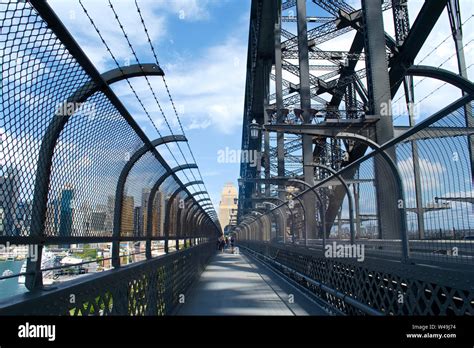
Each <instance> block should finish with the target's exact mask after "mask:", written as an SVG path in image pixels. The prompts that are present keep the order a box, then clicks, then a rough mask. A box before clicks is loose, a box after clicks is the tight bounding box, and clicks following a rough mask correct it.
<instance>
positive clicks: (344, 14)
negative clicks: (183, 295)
mask: <svg viewBox="0 0 474 348" xmlns="http://www.w3.org/2000/svg"><path fill="white" fill-rule="evenodd" d="M360 3H361V7H360V8H353V7H352V6H351V5H349V2H346V1H343V0H312V1H305V0H292V1H264V0H254V1H252V14H251V24H250V34H249V46H248V60H247V80H246V81H247V84H246V94H245V106H244V119H243V132H242V150H243V151H245V152H251V151H253V152H255V154H256V155H255V157H257V158H259V161H258V165H257V166H253V165H252V164H251V163H247V162H246V161H242V163H241V171H240V174H241V177H240V179H239V188H240V191H239V214H238V223H237V224H236V225H235V226H234V230H233V231H234V232H235V233H236V235H237V236H238V237H237V238H238V240H239V241H240V244H241V245H242V246H244V247H245V248H246V249H247V250H248V251H249V252H250V253H252V254H254V255H256V256H257V257H259V258H260V259H261V260H264V261H265V262H268V264H270V265H272V266H273V267H274V268H276V269H278V270H279V271H281V272H283V273H285V274H287V275H288V276H289V277H291V278H293V279H294V280H295V281H297V282H298V283H300V284H302V286H304V287H305V288H307V289H309V291H311V292H312V293H314V294H316V295H317V296H318V298H320V299H322V300H323V301H325V302H326V303H327V304H328V306H330V307H333V308H337V310H339V311H340V312H342V313H345V314H361V313H366V314H367V313H371V314H374V312H376V313H379V314H398V315H404V314H405V315H406V314H410V315H411V314H422V315H424V314H428V315H437V314H453V313H454V314H461V315H462V314H466V313H470V314H472V313H473V286H472V281H473V274H472V265H473V261H474V259H473V257H474V253H473V252H474V248H473V247H474V245H473V242H472V234H473V228H474V219H473V217H474V216H473V215H472V211H473V210H472V197H473V194H474V191H473V184H474V176H473V170H474V169H473V168H474V165H473V151H474V147H473V144H474V142H473V141H474V140H473V137H472V135H473V131H474V128H473V125H474V123H473V121H474V120H473V117H472V99H473V98H474V95H473V92H474V88H473V87H474V84H473V83H472V81H470V80H469V78H468V76H467V70H468V68H469V67H467V64H466V58H465V53H464V48H465V47H466V46H467V45H468V44H466V43H465V42H463V26H464V25H465V26H466V28H467V27H468V26H469V25H468V24H467V22H468V21H469V18H468V17H466V18H461V14H462V11H461V8H460V4H459V1H455V0H446V1H430V0H426V1H424V2H423V4H422V6H421V8H420V10H419V12H418V13H417V15H416V17H415V18H413V14H411V16H412V18H410V13H409V7H410V6H409V1H405V0H384V1H381V0H361V1H360ZM387 11H388V12H389V13H387ZM443 12H446V13H447V14H448V17H449V26H450V28H451V34H450V35H449V36H448V37H447V38H446V40H448V39H449V40H450V41H451V42H452V40H454V47H455V50H453V52H452V57H453V59H455V60H456V61H457V67H458V70H457V71H449V70H447V69H444V67H443V66H442V65H443V64H441V65H440V66H427V65H423V61H424V60H425V59H426V56H425V57H423V55H421V54H420V52H422V48H423V46H424V45H425V42H426V40H427V39H428V37H429V35H430V33H431V32H432V31H433V28H434V27H435V25H436V23H438V22H439V21H441V19H440V17H441V15H442V13H443ZM387 18H390V21H393V22H392V23H389V22H387ZM463 20H464V22H463ZM391 26H393V30H392V31H393V32H394V36H393V34H392V35H390V34H389V32H390V29H388V28H390V27H391ZM466 30H467V29H466ZM446 40H445V41H446ZM333 42H334V44H332V43H333ZM342 44H345V46H346V47H344V48H342ZM434 44H436V43H434ZM329 47H333V48H332V49H329V50H328V48H329ZM433 51H436V48H435V49H434V50H433ZM433 51H432V52H431V53H429V54H428V56H429V55H430V54H432V53H433ZM420 78H423V80H425V79H428V80H430V81H432V82H433V81H435V80H438V81H442V82H443V86H444V85H451V86H454V87H455V88H457V89H458V90H459V92H458V93H459V94H458V96H459V99H457V100H455V101H453V102H452V103H448V102H446V103H445V105H444V106H443V107H442V108H439V110H438V111H437V112H434V113H431V114H430V113H427V112H426V111H424V108H423V106H422V107H421V108H420V107H419V106H420V104H421V103H422V102H423V101H424V100H425V99H427V98H428V97H429V95H428V96H425V94H426V93H424V92H421V90H420V89H419V88H417V86H418V85H419V82H420V81H419V79H420ZM417 79H418V80H417ZM420 94H421V95H420ZM400 100H401V103H402V105H403V108H402V111H401V112H400V110H398V113H397V108H396V106H399V104H396V103H397V102H398V101H400ZM398 109H400V108H398ZM453 156H454V157H453ZM457 156H460V157H457ZM454 192H456V193H454ZM441 197H445V200H443V199H442V198H441ZM460 202H462V205H460V204H459V203H460ZM357 247H363V248H364V250H365V259H364V260H363V261H361V260H356V257H355V255H349V254H350V253H345V252H344V250H356V248H357ZM351 248H352V249H351ZM335 250H339V251H340V254H337V253H336V252H335ZM465 272H467V273H465Z"/></svg>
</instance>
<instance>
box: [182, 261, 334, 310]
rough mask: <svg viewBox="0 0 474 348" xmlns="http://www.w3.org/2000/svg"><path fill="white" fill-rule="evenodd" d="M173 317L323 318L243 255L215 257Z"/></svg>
mask: <svg viewBox="0 0 474 348" xmlns="http://www.w3.org/2000/svg"><path fill="white" fill-rule="evenodd" d="M176 315H326V312H325V311H324V310H323V309H322V308H321V307H320V306H319V305H317V304H316V303H315V302H314V301H313V300H311V299H310V298H308V297H307V296H306V295H305V294H303V293H302V292H300V291H299V290H298V289H297V288H295V287H294V286H293V285H291V284H289V283H288V282H287V281H285V280H284V279H282V278H280V277H279V276H278V275H277V274H275V273H274V272H273V271H272V270H270V269H269V268H268V267H267V266H266V265H264V264H262V263H261V262H260V261H255V260H254V259H253V258H250V257H248V256H246V255H234V254H230V253H218V254H217V255H215V256H214V257H213V258H212V259H211V262H210V263H209V265H208V266H207V267H206V269H205V271H204V272H203V273H202V275H201V277H200V279H199V280H198V282H197V284H196V285H195V286H194V287H193V288H192V290H191V292H190V293H189V294H188V295H187V296H186V298H185V303H184V304H182V305H181V307H179V308H178V310H177V313H176Z"/></svg>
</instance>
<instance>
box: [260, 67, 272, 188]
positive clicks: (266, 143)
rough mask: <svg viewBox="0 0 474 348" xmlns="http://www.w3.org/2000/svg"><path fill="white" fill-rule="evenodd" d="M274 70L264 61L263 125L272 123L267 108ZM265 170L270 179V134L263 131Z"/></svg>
mask: <svg viewBox="0 0 474 348" xmlns="http://www.w3.org/2000/svg"><path fill="white" fill-rule="evenodd" d="M271 69H272V62H271V60H268V59H267V60H264V61H263V78H262V82H263V86H262V87H263V110H262V111H263V124H264V125H265V124H268V123H270V119H269V115H268V112H266V108H267V107H268V102H269V99H268V98H269V96H270V73H271ZM262 160H263V169H264V175H265V179H267V180H268V179H270V132H269V131H267V130H263V156H262ZM265 196H266V197H268V196H270V184H269V183H268V182H266V183H265Z"/></svg>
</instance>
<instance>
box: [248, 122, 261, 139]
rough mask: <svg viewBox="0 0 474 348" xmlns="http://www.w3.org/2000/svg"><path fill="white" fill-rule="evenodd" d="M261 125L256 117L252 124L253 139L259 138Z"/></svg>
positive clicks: (251, 136)
mask: <svg viewBox="0 0 474 348" xmlns="http://www.w3.org/2000/svg"><path fill="white" fill-rule="evenodd" d="M260 129H261V127H260V125H259V124H258V123H257V121H256V120H255V119H253V120H252V123H251V124H250V138H251V139H252V140H257V139H258V136H259V134H260Z"/></svg>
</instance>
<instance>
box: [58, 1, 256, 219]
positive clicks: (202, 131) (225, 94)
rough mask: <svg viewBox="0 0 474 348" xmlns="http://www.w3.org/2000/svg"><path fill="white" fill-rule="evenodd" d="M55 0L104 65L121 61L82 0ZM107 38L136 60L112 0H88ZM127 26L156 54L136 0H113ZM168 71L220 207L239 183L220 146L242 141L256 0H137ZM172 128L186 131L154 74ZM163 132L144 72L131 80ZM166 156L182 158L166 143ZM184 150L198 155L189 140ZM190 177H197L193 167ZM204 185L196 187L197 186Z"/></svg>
mask: <svg viewBox="0 0 474 348" xmlns="http://www.w3.org/2000/svg"><path fill="white" fill-rule="evenodd" d="M49 3H50V4H51V6H52V7H53V9H54V10H55V11H56V12H57V14H58V16H59V17H60V18H61V19H62V21H63V22H64V24H65V25H66V27H67V28H68V29H69V31H70V32H71V33H72V35H73V36H74V37H75V39H76V40H77V41H78V43H79V44H80V45H81V47H82V48H83V50H84V51H85V52H86V54H87V55H88V56H89V58H90V59H91V61H92V62H93V63H94V64H95V65H96V67H97V68H98V70H99V71H100V72H105V71H107V70H109V69H112V68H115V67H116V66H115V64H114V62H113V60H112V59H111V58H110V55H109V54H108V53H107V51H106V49H105V47H104V45H103V44H102V43H101V41H100V39H99V36H98V35H97V33H96V32H95V31H94V30H93V28H92V26H91V24H90V22H89V20H88V19H87V17H86V15H85V14H84V12H83V10H82V8H81V7H80V5H79V3H78V2H76V1H68V0H50V1H49ZM83 4H84V6H85V7H86V9H87V10H88V12H89V14H90V15H91V17H92V18H93V20H94V21H95V22H96V24H97V26H98V27H99V30H100V31H101V33H102V35H103V36H104V39H105V41H106V42H107V44H108V45H109V46H110V47H111V50H112V52H113V54H114V55H115V56H116V58H117V60H118V61H119V62H120V64H134V63H135V58H134V57H133V55H132V54H131V51H130V49H129V47H128V46H127V43H126V40H125V38H124V37H123V35H122V33H121V31H120V28H119V26H118V24H117V22H116V21H115V18H114V17H113V12H112V10H111V9H110V7H109V6H108V1H107V0H100V1H98V0H84V1H83ZM112 4H113V5H114V7H115V9H116V11H117V13H118V15H119V18H120V20H121V21H122V23H123V25H124V27H125V31H126V32H127V34H128V35H129V36H130V39H131V42H132V44H133V46H134V49H135V50H136V51H137V55H138V57H139V60H140V61H141V62H144V63H147V62H150V63H152V62H154V58H153V56H152V51H151V49H150V47H149V45H148V42H147V40H146V36H145V32H144V30H143V28H142V26H141V22H140V20H139V16H138V12H137V10H136V7H135V2H134V0H113V1H112ZM138 4H139V6H140V9H141V11H142V14H143V16H144V19H145V22H146V25H147V27H148V30H149V32H150V36H151V38H152V42H153V45H154V47H155V49H156V52H157V56H158V59H159V62H160V66H161V67H162V68H163V70H164V71H165V74H166V79H167V82H168V84H169V86H170V90H171V94H172V96H173V99H174V102H175V103H176V107H177V110H178V114H179V116H180V119H181V121H182V124H183V127H184V129H185V133H186V135H187V137H188V140H189V143H190V145H191V147H192V149H193V152H194V155H195V157H196V160H197V163H198V165H199V167H200V171H201V173H202V176H203V178H204V181H205V183H206V187H207V189H208V191H209V193H210V195H211V199H212V200H213V203H214V204H215V208H216V210H217V208H218V203H219V199H220V192H221V190H222V187H223V186H224V184H225V183H227V182H233V183H234V184H235V185H237V178H238V176H239V168H240V167H239V164H238V163H218V151H219V150H225V149H226V148H229V149H233V150H237V149H239V148H240V147H241V123H242V113H243V101H244V90H245V65H246V58H247V40H248V20H249V15H250V1H244V0H163V1H160V0H158V1H157V0H138ZM150 81H151V84H152V87H153V90H154V91H155V93H156V95H157V96H158V100H159V102H160V104H161V105H162V108H163V110H164V112H165V116H166V117H167V119H168V121H169V123H170V126H171V129H172V131H173V133H175V134H180V128H179V124H178V123H177V122H176V117H175V114H174V111H173V109H172V107H171V103H170V102H169V99H168V96H167V95H166V94H165V89H164V87H163V83H162V80H161V78H158V77H154V78H151V79H150ZM132 85H133V86H134V88H135V89H136V90H137V92H138V95H139V96H140V98H141V99H142V100H143V101H144V104H145V105H146V107H147V110H148V111H149V113H150V115H151V116H152V118H153V121H154V123H155V124H156V125H157V126H158V129H159V131H160V132H161V133H162V135H167V134H169V133H170V131H169V129H168V127H167V126H166V124H165V122H164V119H163V117H162V115H161V114H160V112H159V109H158V107H157V105H156V102H155V101H154V99H153V96H152V94H151V92H150V90H149V88H148V86H147V84H146V82H145V81H144V79H134V80H132ZM113 89H114V91H115V92H116V93H117V95H118V96H119V97H120V98H121V100H122V101H123V102H124V104H125V105H126V106H127V108H128V109H129V111H130V112H131V113H132V115H134V117H135V119H136V120H137V121H138V122H139V124H140V125H141V126H142V128H143V129H144V130H145V132H146V133H147V135H148V136H149V138H150V139H154V138H157V137H158V135H157V132H156V130H155V129H154V127H153V125H152V123H151V122H150V121H149V120H148V118H147V116H146V114H145V113H144V111H143V109H142V108H141V107H140V105H139V104H138V103H137V101H136V99H135V97H134V96H133V95H132V93H131V91H130V88H129V86H128V85H127V84H126V83H125V82H123V83H118V84H116V85H114V86H113ZM170 148H171V151H172V152H173V155H174V156H175V157H176V159H177V161H178V162H180V164H182V163H184V160H183V157H182V156H181V154H180V152H179V151H178V149H177V148H176V147H175V146H171V147H170ZM160 150H161V151H160V152H161V153H162V155H163V157H164V158H165V159H166V160H168V162H169V163H170V165H171V166H172V167H173V166H175V165H176V162H175V161H174V159H173V158H172V156H171V154H170V153H169V151H168V150H167V149H166V148H163V149H161V148H160ZM182 151H183V152H184V154H185V155H186V156H187V157H188V162H191V161H192V160H191V159H190V156H189V152H188V149H187V147H186V146H184V145H183V144H182ZM185 174H186V176H185V175H184V173H183V174H181V175H180V177H181V178H182V179H183V181H184V182H186V181H187V180H188V178H189V179H190V180H193V174H194V175H195V176H196V177H197V176H198V173H197V171H192V172H191V171H187V172H185ZM196 190H197V188H196V189H195V190H194V191H196Z"/></svg>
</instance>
